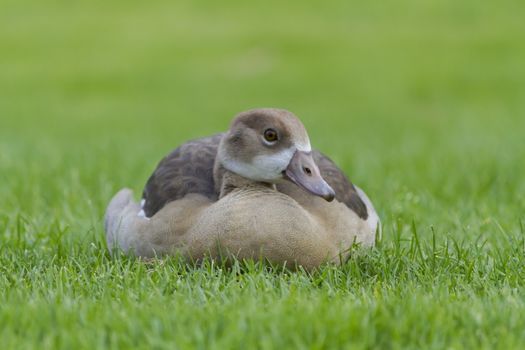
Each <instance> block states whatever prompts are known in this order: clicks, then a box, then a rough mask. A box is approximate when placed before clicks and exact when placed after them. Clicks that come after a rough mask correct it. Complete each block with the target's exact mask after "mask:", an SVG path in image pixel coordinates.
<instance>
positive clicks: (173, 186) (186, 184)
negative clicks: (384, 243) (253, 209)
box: [142, 134, 368, 220]
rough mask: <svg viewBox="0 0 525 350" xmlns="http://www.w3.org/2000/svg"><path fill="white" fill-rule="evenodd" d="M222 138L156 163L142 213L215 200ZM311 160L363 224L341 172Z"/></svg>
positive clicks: (361, 207)
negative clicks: (191, 198)
mask: <svg viewBox="0 0 525 350" xmlns="http://www.w3.org/2000/svg"><path fill="white" fill-rule="evenodd" d="M223 135H224V134H217V135H214V136H210V137H205V138H201V139H197V140H193V141H189V142H187V143H185V144H183V145H182V146H180V147H178V148H177V149H175V150H174V151H173V152H171V153H170V154H169V155H168V156H166V157H165V158H164V159H163V160H162V161H161V162H160V163H159V165H158V166H157V168H156V169H155V172H154V173H153V174H152V175H151V176H150V178H149V180H148V182H147V183H146V186H145V188H144V192H143V195H142V197H143V199H145V200H146V203H145V205H144V212H145V213H146V215H147V216H148V217H151V216H153V215H154V214H155V213H156V212H157V211H159V210H160V209H162V207H164V205H166V203H168V202H171V201H174V200H177V199H181V198H183V197H184V196H186V195H187V194H189V193H199V194H202V195H204V196H207V197H208V198H210V199H212V200H215V199H217V198H218V195H219V194H218V192H217V189H216V186H215V182H214V179H213V166H214V163H215V157H216V156H217V149H218V147H219V143H220V141H221V138H222V136H223ZM313 156H314V160H315V162H316V163H317V165H318V166H319V170H320V171H321V175H322V176H323V177H324V178H325V180H326V182H328V184H329V185H330V186H332V188H333V189H334V191H335V193H336V196H335V198H336V199H337V200H338V201H340V202H342V203H345V204H346V206H347V207H348V208H350V209H351V210H353V211H354V212H355V213H356V214H357V215H358V216H359V217H360V218H362V219H365V220H366V219H367V217H368V213H367V210H366V205H365V203H364V202H363V201H362V200H361V198H360V197H359V195H358V193H357V191H356V189H355V187H354V186H353V185H352V183H351V182H350V181H349V180H348V179H347V177H346V176H345V174H344V173H343V172H342V171H341V169H339V168H338V167H337V165H335V163H334V162H333V161H332V160H331V159H330V158H328V157H327V156H325V155H323V154H322V153H320V152H318V151H314V152H313Z"/></svg>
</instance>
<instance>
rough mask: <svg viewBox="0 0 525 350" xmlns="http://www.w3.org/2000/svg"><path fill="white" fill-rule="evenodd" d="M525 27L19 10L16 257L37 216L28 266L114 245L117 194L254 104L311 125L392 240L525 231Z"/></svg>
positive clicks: (2, 182)
mask: <svg viewBox="0 0 525 350" xmlns="http://www.w3.org/2000/svg"><path fill="white" fill-rule="evenodd" d="M524 19H525V2H523V1H517V0H516V1H510V0H504V1H498V2H494V1H492V2H489V1H474V0H465V1H453V0H440V1H438V0H426V1H416V0H401V1H382V2H370V1H357V0H354V1H308V2H306V1H274V0H269V1H264V2H262V1H256V2H246V1H227V2H217V1H203V0H198V1H151V2H143V1H133V0H131V1H130V0H128V1H119V0H112V1H89V2H88V1H20V0H16V1H15V0H2V1H1V2H0V198H1V200H0V229H2V230H0V232H1V233H2V234H3V237H4V238H3V241H4V243H3V245H2V247H3V248H2V249H3V250H2V251H3V252H4V253H3V254H6V253H5V252H6V251H7V250H6V249H11V251H15V246H16V247H20V246H17V245H16V244H18V243H20V242H19V241H17V242H18V243H16V244H15V243H12V241H10V240H11V239H12V237H15V236H16V234H15V232H19V231H16V229H15V227H16V225H17V222H20V218H22V219H23V220H22V221H23V225H24V226H27V229H26V231H24V232H26V233H24V236H23V238H22V240H23V241H24V245H23V247H25V248H24V249H21V250H20V251H17V253H16V254H14V255H13V256H14V258H11V259H15V260H16V259H22V260H23V259H25V258H24V256H26V255H24V254H28V253H27V251H28V250H27V249H29V251H30V252H32V253H30V254H33V256H37V257H39V259H44V258H45V259H47V258H48V259H51V258H52V256H53V252H54V250H55V249H56V246H55V243H56V242H55V241H53V239H55V238H56V237H55V238H48V232H50V231H53V229H52V227H65V228H67V229H66V233H65V234H64V235H63V236H60V238H59V239H60V242H65V243H64V244H65V246H64V247H66V248H65V249H66V250H67V249H71V251H72V252H76V253H75V254H80V255H82V254H87V255H89V254H91V253H90V250H89V249H91V248H90V247H91V246H90V244H91V242H97V244H98V246H97V247H99V248H100V247H103V243H102V242H103V230H102V215H103V212H104V209H105V205H106V204H107V203H108V201H109V199H110V198H111V196H112V195H113V194H114V193H115V192H116V191H117V190H118V189H120V188H121V187H124V186H129V187H132V188H133V189H135V190H136V191H137V194H138V193H139V192H140V191H141V190H142V186H143V185H144V183H145V181H146V179H147V177H148V176H149V174H150V173H151V172H152V171H153V169H154V167H155V166H156V164H157V162H158V161H159V160H160V159H161V158H162V157H163V156H164V155H165V154H166V153H168V152H169V151H170V150H171V149H173V148H174V147H176V146H177V145H179V144H180V143H181V142H184V141H185V140H188V139H191V138H195V137H200V136H205V135H209V134H212V133H215V132H218V131H223V130H226V129H227V127H228V123H229V121H230V120H231V119H232V118H233V116H234V115H235V114H237V113H238V112H240V111H243V110H246V109H250V108H254V107H280V108H286V109H289V110H291V111H293V112H294V113H296V114H297V115H298V116H299V117H300V118H301V119H302V120H303V122H304V123H305V125H306V127H307V129H308V131H309V133H310V137H311V139H312V143H313V145H314V147H316V148H318V149H321V150H322V151H323V152H325V153H327V154H328V155H329V156H331V157H332V158H333V159H334V160H335V161H336V162H337V163H338V164H339V165H340V166H341V167H342V168H343V169H344V171H345V172H346V173H347V174H348V175H349V177H350V178H351V179H352V180H353V181H354V182H355V183H356V184H358V185H359V186H360V187H362V188H363V189H365V190H366V191H367V192H368V194H369V196H370V197H371V198H372V200H373V202H374V203H375V205H376V207H377V209H378V211H379V213H380V215H381V217H382V219H383V223H384V226H385V231H384V235H385V240H386V241H387V242H388V241H390V240H392V235H393V232H394V231H396V232H398V231H401V232H410V227H411V225H412V222H415V224H416V225H417V226H418V227H419V231H420V234H421V235H422V237H423V239H424V240H426V241H428V240H429V239H430V234H431V232H432V230H434V232H435V233H436V237H437V239H438V241H439V240H443V237H445V236H452V237H455V238H457V239H459V240H466V241H467V242H478V241H479V240H489V241H490V242H493V243H494V244H495V242H498V241H501V240H502V241H505V240H507V236H506V234H505V233H509V232H510V233H519V232H521V233H523V220H525V214H524V213H525V184H524V181H523V177H524V175H525V147H524V134H525V20H524ZM17 218H18V219H17ZM17 220H18V221H17ZM6 242H7V243H6ZM17 254H18V255H17ZM39 254H40V255H39ZM72 255H74V254H72ZM85 257H86V256H85V255H84V258H85ZM6 259H7V258H6ZM106 263H107V264H111V262H106ZM20 268H21V269H24V267H20ZM16 273H17V272H15V274H16ZM4 283H5V284H4V286H5V287H6V288H14V287H13V284H9V283H7V282H4ZM50 283H51V282H50ZM9 286H10V287H9ZM26 288H27V289H24V288H22V289H20V293H21V294H20V295H21V296H22V297H21V298H22V299H23V297H24V296H28V295H31V294H32V293H34V289H33V288H36V290H38V288H39V287H36V286H33V287H26ZM51 289H52V288H51ZM66 294H67V293H66ZM7 300H10V299H9V298H8V297H7V296H6V294H4V299H3V301H4V302H5V301H7ZM392 302H396V301H392ZM465 306H467V305H466V304H465ZM13 310H15V309H12V310H11V311H13ZM13 312H15V311H13Z"/></svg>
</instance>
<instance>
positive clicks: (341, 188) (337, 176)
mask: <svg viewBox="0 0 525 350" xmlns="http://www.w3.org/2000/svg"><path fill="white" fill-rule="evenodd" d="M313 156H314V160H315V163H316V164H317V166H318V167H319V170H320V171H321V175H322V176H323V178H324V179H325V180H326V182H328V184H329V185H330V186H332V188H333V189H334V191H335V199H336V200H338V201H339V202H341V203H344V204H346V206H347V207H348V208H350V209H352V210H353V211H354V212H355V213H356V214H357V215H358V216H359V217H360V218H361V219H363V220H366V219H367V218H368V211H367V209H366V204H365V203H364V202H363V200H362V199H361V197H359V194H358V193H357V190H356V189H355V187H354V185H353V184H352V183H351V182H350V180H348V178H347V177H346V175H345V174H344V173H343V171H342V170H341V169H339V167H338V166H337V165H335V163H334V162H333V161H332V160H331V159H330V158H328V157H327V156H325V155H324V154H322V153H321V152H319V151H316V150H314V151H313Z"/></svg>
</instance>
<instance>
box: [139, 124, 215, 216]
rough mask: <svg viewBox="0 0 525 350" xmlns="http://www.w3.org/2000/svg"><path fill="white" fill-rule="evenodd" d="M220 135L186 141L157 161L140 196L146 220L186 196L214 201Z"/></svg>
mask: <svg viewBox="0 0 525 350" xmlns="http://www.w3.org/2000/svg"><path fill="white" fill-rule="evenodd" d="M222 135H223V134H218V135H214V136H210V137H205V138H201V139H197V140H193V141H189V142H187V143H185V144H183V145H181V146H180V147H178V148H177V149H175V150H174V151H173V152H171V153H170V154H169V155H167V156H166V157H165V158H164V159H163V160H161V161H160V163H159V165H158V166H157V168H156V169H155V172H154V173H153V174H152V175H151V176H150V178H149V179H148V182H147V183H146V186H145V188H144V192H143V194H142V198H143V199H145V200H146V202H145V205H144V208H143V209H144V212H145V213H146V216H148V217H151V216H153V215H154V214H155V213H156V212H157V211H159V210H160V209H162V207H164V205H165V204H166V203H168V202H171V201H174V200H177V199H181V198H183V197H184V196H186V195H187V194H189V193H199V194H202V195H205V196H207V197H208V198H210V199H217V192H216V191H215V186H214V180H213V165H214V162H215V157H216V156H217V148H218V147H219V142H220V141H221V138H222Z"/></svg>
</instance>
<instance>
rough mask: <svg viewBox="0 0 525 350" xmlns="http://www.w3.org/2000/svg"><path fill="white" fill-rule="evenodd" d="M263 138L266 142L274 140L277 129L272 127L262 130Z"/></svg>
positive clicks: (275, 139)
mask: <svg viewBox="0 0 525 350" xmlns="http://www.w3.org/2000/svg"><path fill="white" fill-rule="evenodd" d="M264 139H265V140H266V141H268V142H275V141H277V139H278V137H277V131H275V130H274V129H266V130H265V131H264Z"/></svg>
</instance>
